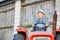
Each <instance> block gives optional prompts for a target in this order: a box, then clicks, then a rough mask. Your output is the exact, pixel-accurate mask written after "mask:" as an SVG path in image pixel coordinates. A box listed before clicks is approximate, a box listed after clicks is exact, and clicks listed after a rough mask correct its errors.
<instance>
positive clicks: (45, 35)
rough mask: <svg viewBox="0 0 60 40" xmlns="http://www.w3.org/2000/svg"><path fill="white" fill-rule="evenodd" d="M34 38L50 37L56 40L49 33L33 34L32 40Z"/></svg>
mask: <svg viewBox="0 0 60 40" xmlns="http://www.w3.org/2000/svg"><path fill="white" fill-rule="evenodd" d="M34 37H49V38H50V39H51V40H54V35H53V34H51V33H47V32H32V33H31V35H30V40H33V38H34Z"/></svg>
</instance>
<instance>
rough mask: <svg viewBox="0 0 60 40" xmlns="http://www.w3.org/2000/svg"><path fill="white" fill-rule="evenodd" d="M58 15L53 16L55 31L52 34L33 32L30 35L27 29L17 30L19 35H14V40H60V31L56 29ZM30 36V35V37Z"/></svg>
mask: <svg viewBox="0 0 60 40" xmlns="http://www.w3.org/2000/svg"><path fill="white" fill-rule="evenodd" d="M56 23H57V14H56V13H55V14H54V16H53V22H52V25H53V30H52V33H48V32H44V31H35V32H34V31H33V32H31V33H30V34H28V30H27V28H17V29H16V31H17V34H15V35H14V38H13V40H60V29H56ZM28 35H30V36H29V37H28Z"/></svg>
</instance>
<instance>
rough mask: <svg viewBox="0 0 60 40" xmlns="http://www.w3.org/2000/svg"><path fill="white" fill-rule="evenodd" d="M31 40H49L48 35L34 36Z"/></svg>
mask: <svg viewBox="0 0 60 40" xmlns="http://www.w3.org/2000/svg"><path fill="white" fill-rule="evenodd" d="M33 40H50V38H48V37H34V38H33Z"/></svg>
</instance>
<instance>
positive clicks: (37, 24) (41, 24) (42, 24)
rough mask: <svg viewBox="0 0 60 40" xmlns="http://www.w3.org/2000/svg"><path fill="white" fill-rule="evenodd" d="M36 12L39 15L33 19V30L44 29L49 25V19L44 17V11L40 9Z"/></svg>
mask: <svg viewBox="0 0 60 40" xmlns="http://www.w3.org/2000/svg"><path fill="white" fill-rule="evenodd" d="M37 14H38V16H39V17H38V18H36V19H35V20H34V21H33V24H32V27H33V31H36V30H39V31H46V30H47V27H48V26H49V21H48V19H47V18H46V16H45V13H44V11H43V10H40V11H39V12H38V13H37Z"/></svg>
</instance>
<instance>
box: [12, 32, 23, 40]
mask: <svg viewBox="0 0 60 40" xmlns="http://www.w3.org/2000/svg"><path fill="white" fill-rule="evenodd" d="M13 40H24V36H23V35H22V34H19V33H17V34H15V35H14V38H13Z"/></svg>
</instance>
